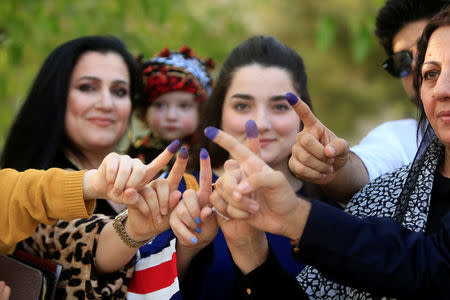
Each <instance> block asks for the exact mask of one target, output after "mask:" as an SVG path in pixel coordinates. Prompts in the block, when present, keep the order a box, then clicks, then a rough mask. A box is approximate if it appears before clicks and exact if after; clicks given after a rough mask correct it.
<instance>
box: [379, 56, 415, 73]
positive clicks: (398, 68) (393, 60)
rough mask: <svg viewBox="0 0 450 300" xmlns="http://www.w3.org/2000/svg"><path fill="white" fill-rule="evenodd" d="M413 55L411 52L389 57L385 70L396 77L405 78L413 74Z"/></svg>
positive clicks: (384, 65)
mask: <svg viewBox="0 0 450 300" xmlns="http://www.w3.org/2000/svg"><path fill="white" fill-rule="evenodd" d="M411 63H412V54H411V52H410V51H400V52H397V53H394V54H393V55H392V56H390V57H388V58H387V59H386V61H385V62H384V63H383V68H384V69H385V70H386V71H388V72H389V74H391V75H392V76H394V77H400V78H402V77H405V76H406V75H408V74H409V73H411Z"/></svg>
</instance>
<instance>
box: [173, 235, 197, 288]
mask: <svg viewBox="0 0 450 300" xmlns="http://www.w3.org/2000/svg"><path fill="white" fill-rule="evenodd" d="M203 248H204V247H203V246H200V247H186V246H183V245H181V243H179V241H178V240H177V244H176V251H177V270H178V275H179V277H180V279H182V278H183V277H184V274H185V273H186V270H187V269H188V268H189V267H190V265H191V262H192V261H193V260H194V258H195V257H196V256H197V255H198V254H199V253H200V252H201V251H202V249H203Z"/></svg>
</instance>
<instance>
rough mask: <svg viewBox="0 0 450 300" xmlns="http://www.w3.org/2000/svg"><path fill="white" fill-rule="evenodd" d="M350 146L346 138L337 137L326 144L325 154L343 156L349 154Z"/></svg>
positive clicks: (332, 156) (333, 156) (336, 156)
mask: <svg viewBox="0 0 450 300" xmlns="http://www.w3.org/2000/svg"><path fill="white" fill-rule="evenodd" d="M349 151H350V150H349V146H348V143H347V141H346V140H344V139H341V138H337V139H334V140H333V141H331V142H330V143H329V144H328V145H326V146H325V155H326V156H327V157H329V158H342V157H345V156H347V155H348V153H349Z"/></svg>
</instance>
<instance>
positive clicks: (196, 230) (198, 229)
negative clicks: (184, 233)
mask: <svg viewBox="0 0 450 300" xmlns="http://www.w3.org/2000/svg"><path fill="white" fill-rule="evenodd" d="M194 231H195V232H197V233H200V232H202V230H201V229H200V227H197V228H195V230H194Z"/></svg>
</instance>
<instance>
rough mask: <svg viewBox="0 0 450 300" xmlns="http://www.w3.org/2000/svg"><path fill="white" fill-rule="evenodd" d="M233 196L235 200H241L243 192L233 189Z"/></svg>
mask: <svg viewBox="0 0 450 300" xmlns="http://www.w3.org/2000/svg"><path fill="white" fill-rule="evenodd" d="M233 198H234V200H237V201H239V200H241V194H240V193H239V192H237V191H233Z"/></svg>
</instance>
